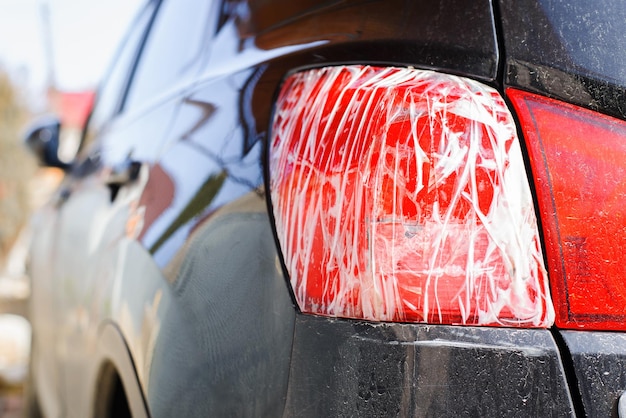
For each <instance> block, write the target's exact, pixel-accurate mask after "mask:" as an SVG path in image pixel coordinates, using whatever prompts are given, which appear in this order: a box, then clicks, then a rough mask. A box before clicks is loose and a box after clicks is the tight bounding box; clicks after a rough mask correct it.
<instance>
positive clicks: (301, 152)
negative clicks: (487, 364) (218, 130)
mask: <svg viewBox="0 0 626 418" xmlns="http://www.w3.org/2000/svg"><path fill="white" fill-rule="evenodd" d="M269 151H270V165H269V171H270V189H271V190H270V192H271V200H272V204H273V213H274V218H275V222H276V230H277V235H278V239H279V241H280V245H281V249H282V252H283V259H284V262H285V265H286V268H287V270H288V273H289V275H290V280H291V284H292V287H293V291H294V294H295V296H296V299H297V302H298V304H299V307H300V308H301V310H302V311H303V312H307V313H314V314H321V315H329V316H340V317H349V318H363V319H368V320H377V321H407V322H428V323H445V324H475V325H505V326H538V327H541V326H543V327H545V326H549V325H551V324H552V321H553V317H554V313H553V308H552V305H551V299H550V296H549V291H548V284H547V277H546V271H545V268H544V264H543V256H542V252H541V245H540V241H539V235H538V230H537V224H536V219H535V213H534V208H533V202H532V197H531V193H530V190H529V186H528V180H527V176H526V171H525V167H524V162H523V159H522V154H521V151H520V146H519V141H518V139H517V136H516V128H515V124H514V122H513V120H512V117H511V114H510V112H509V111H508V109H507V107H506V105H505V103H504V101H503V99H502V98H501V97H500V95H499V94H498V93H497V92H496V91H495V90H493V89H491V88H489V87H487V86H485V85H482V84H480V83H477V82H474V81H472V80H468V79H464V78H460V77H455V76H451V75H445V74H441V73H436V72H431V71H422V70H415V69H407V68H376V67H368V66H346V67H333V68H323V69H316V70H310V71H305V72H301V73H296V74H294V75H292V76H290V77H289V78H287V80H286V81H285V83H284V85H283V87H282V90H281V92H280V95H279V97H278V101H277V104H276V108H275V113H274V123H273V127H272V135H271V138H270V150H269Z"/></svg>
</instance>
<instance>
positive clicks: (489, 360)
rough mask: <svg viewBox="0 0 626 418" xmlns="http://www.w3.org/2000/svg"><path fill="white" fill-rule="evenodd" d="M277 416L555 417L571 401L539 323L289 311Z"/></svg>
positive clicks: (550, 343)
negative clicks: (282, 401)
mask: <svg viewBox="0 0 626 418" xmlns="http://www.w3.org/2000/svg"><path fill="white" fill-rule="evenodd" d="M285 412H286V414H285V415H286V416H298V417H321V416H367V417H374V416H378V417H394V416H415V417H434V416H436V417H457V416H473V417H479V416H494V417H496V416H497V417H531V416H542V417H550V416H552V417H557V416H558V417H561V416H572V415H573V413H574V412H573V407H572V404H571V400H570V398H569V395H568V390H567V384H566V382H565V376H564V372H563V368H562V366H561V362H560V359H559V354H558V348H557V346H556V344H555V343H554V341H553V339H552V336H551V335H550V333H549V332H548V331H546V330H511V329H496V328H493V329H490V328H473V327H447V326H427V325H404V324H371V323H366V322H358V321H346V320H336V319H328V318H322V317H312V316H304V315H299V316H298V317H297V319H296V332H295V337H294V348H293V359H292V368H291V376H290V382H289V397H288V400H287V409H286V411H285Z"/></svg>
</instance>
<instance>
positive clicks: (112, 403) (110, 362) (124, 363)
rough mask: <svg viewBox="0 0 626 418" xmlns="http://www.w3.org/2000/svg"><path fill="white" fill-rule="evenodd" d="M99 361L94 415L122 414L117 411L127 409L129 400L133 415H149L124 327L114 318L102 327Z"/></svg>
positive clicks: (99, 417) (145, 417) (100, 417)
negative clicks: (115, 322)
mask: <svg viewBox="0 0 626 418" xmlns="http://www.w3.org/2000/svg"><path fill="white" fill-rule="evenodd" d="M97 364H98V366H97V370H98V371H97V373H96V375H95V376H96V378H95V381H94V384H93V402H92V405H93V410H92V416H93V417H94V418H108V417H112V416H120V415H119V414H118V413H117V412H120V411H121V410H123V409H124V408H123V406H122V405H120V402H123V401H125V403H126V406H127V408H128V411H129V413H130V416H132V417H137V418H148V417H149V416H150V414H149V413H148V407H147V403H146V398H145V396H144V393H143V391H142V390H141V385H140V383H139V378H138V376H137V371H136V369H135V362H134V361H133V359H132V356H131V354H130V351H129V349H128V345H127V344H126V341H125V339H124V336H123V335H122V332H121V330H120V329H119V328H118V327H117V325H115V324H114V323H113V322H110V321H107V322H105V323H104V324H103V325H102V326H101V327H100V332H99V338H98V358H97ZM120 391H121V392H120ZM120 408H121V409H120Z"/></svg>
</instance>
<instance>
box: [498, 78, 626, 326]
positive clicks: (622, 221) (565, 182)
mask: <svg viewBox="0 0 626 418" xmlns="http://www.w3.org/2000/svg"><path fill="white" fill-rule="evenodd" d="M507 95H508V96H509V98H510V99H511V101H512V102H513V105H514V107H515V109H516V111H517V113H518V114H519V118H520V122H521V125H522V129H523V131H524V135H525V136H526V143H527V146H528V152H529V155H530V162H531V166H532V169H533V171H534V175H535V178H536V180H535V185H536V189H537V197H538V203H539V208H540V212H541V217H542V223H543V227H544V235H545V241H546V252H547V260H548V267H549V269H550V272H551V280H550V282H551V286H552V291H553V295H554V301H555V304H557V306H558V308H557V317H556V324H557V326H559V327H563V328H589V329H607V330H626V280H625V279H624V278H623V277H622V276H623V275H624V266H626V181H625V179H626V122H624V121H620V120H617V119H614V118H611V117H608V116H604V115H601V114H599V113H597V112H592V111H590V110H586V109H582V108H580V107H576V106H572V105H568V104H564V103H561V102H559V101H556V100H552V99H548V98H545V97H541V96H537V95H535V94H531V93H527V92H523V91H519V90H514V89H509V90H507Z"/></svg>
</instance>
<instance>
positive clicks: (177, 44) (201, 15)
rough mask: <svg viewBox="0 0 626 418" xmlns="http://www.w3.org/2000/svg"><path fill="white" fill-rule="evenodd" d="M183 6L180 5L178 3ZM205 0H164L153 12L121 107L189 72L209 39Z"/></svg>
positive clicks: (153, 93) (137, 102)
mask: <svg viewBox="0 0 626 418" xmlns="http://www.w3.org/2000/svg"><path fill="white" fill-rule="evenodd" d="M181 1H183V3H185V4H184V6H182V7H181V4H180V2H181ZM211 6H212V2H211V1H206V0H169V1H168V0H165V1H164V2H163V4H162V5H161V6H160V8H159V11H158V13H157V16H156V19H155V23H154V25H153V29H152V30H151V32H150V34H149V36H148V39H147V41H146V45H145V48H144V50H143V52H142V55H141V58H140V60H139V63H138V66H137V71H136V73H135V75H134V77H133V82H132V84H131V86H130V89H129V92H128V96H127V98H126V102H125V104H124V110H129V109H132V108H134V107H136V106H138V105H141V104H143V103H145V102H146V100H148V99H151V98H153V97H154V96H156V95H157V94H159V93H162V92H163V91H165V90H167V89H168V88H169V87H172V86H173V85H174V84H175V83H177V82H179V81H181V80H182V79H183V78H184V77H185V76H186V75H189V74H192V73H193V70H194V69H196V68H197V64H198V63H199V58H200V57H201V54H202V47H203V45H204V44H205V42H208V41H209V40H210V37H211V36H210V33H209V30H210V27H211V25H210V23H211V19H210V11H211Z"/></svg>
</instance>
